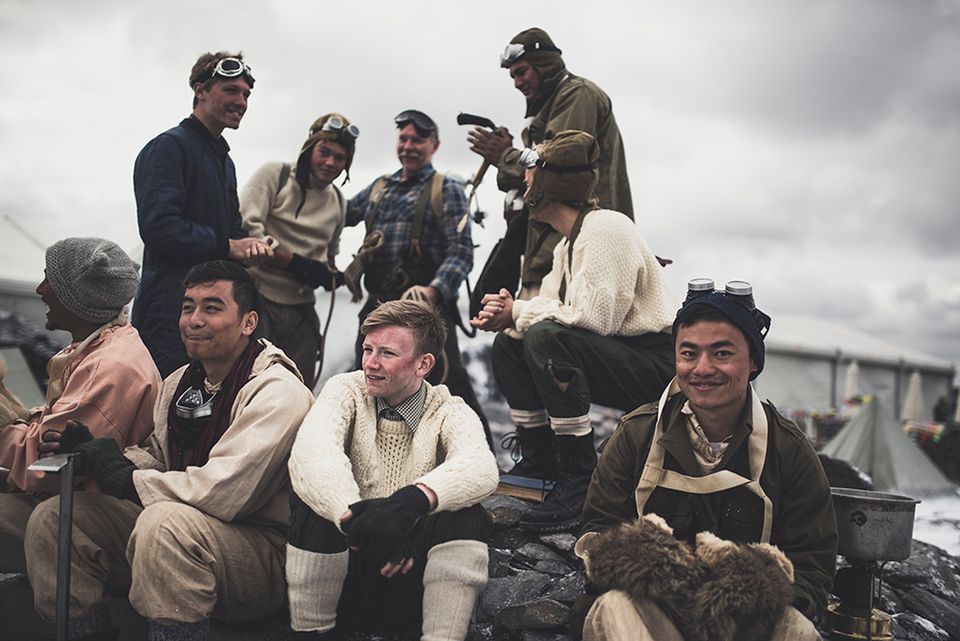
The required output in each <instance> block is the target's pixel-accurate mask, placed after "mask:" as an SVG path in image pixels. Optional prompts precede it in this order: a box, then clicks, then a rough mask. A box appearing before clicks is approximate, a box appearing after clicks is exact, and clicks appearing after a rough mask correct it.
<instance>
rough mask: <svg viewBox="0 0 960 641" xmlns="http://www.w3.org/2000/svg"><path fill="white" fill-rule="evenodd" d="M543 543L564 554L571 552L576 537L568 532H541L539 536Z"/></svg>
mask: <svg viewBox="0 0 960 641" xmlns="http://www.w3.org/2000/svg"><path fill="white" fill-rule="evenodd" d="M539 539H540V540H541V541H543V543H545V544H546V545H549V546H550V547H552V548H553V549H555V550H557V551H558V552H562V553H564V554H566V555H568V556H569V555H571V554H573V546H574V545H576V543H577V537H575V536H574V535H573V534H570V533H569V532H561V533H560V534H543V535H541V536H540V537H539Z"/></svg>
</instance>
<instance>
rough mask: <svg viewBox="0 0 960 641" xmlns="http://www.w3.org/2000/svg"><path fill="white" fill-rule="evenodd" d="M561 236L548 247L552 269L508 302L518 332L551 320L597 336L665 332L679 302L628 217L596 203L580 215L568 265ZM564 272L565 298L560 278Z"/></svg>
mask: <svg viewBox="0 0 960 641" xmlns="http://www.w3.org/2000/svg"><path fill="white" fill-rule="evenodd" d="M568 245H569V241H568V240H567V239H566V238H564V239H563V240H561V241H560V242H559V243H558V244H557V247H556V249H555V250H554V252H553V269H551V270H550V273H549V274H547V275H546V276H545V277H544V279H543V284H542V285H541V287H540V293H539V295H537V296H535V297H534V298H532V299H530V300H516V301H514V303H513V320H514V323H515V324H516V330H515V331H513V332H510V333H511V334H512V335H513V336H515V337H520V336H522V335H523V332H525V331H526V330H527V328H529V327H530V326H531V325H533V324H534V323H536V322H539V321H542V320H553V321H557V322H559V323H562V324H564V325H569V326H571V327H581V328H583V329H587V330H590V331H591V332H596V333H597V334H600V335H601V336H637V335H640V334H649V333H655V332H669V331H670V327H671V325H672V324H673V319H674V316H675V315H676V313H677V309H678V308H679V307H680V303H679V301H678V300H677V298H676V296H675V295H674V293H673V291H672V290H671V289H670V285H669V283H668V282H667V279H666V277H665V276H664V275H663V268H662V267H661V266H660V263H659V262H658V261H657V258H656V256H654V254H653V252H652V251H650V248H649V247H648V246H647V243H646V242H645V241H644V240H643V238H642V237H641V236H640V234H639V232H638V231H637V226H636V224H634V222H633V221H632V220H630V219H629V218H627V217H626V216H624V215H623V214H621V213H618V212H615V211H610V210H606V209H600V210H597V211H593V212H590V213H589V214H587V216H586V218H584V220H583V226H582V227H581V228H580V235H579V236H578V237H577V239H576V242H575V243H574V245H573V266H572V269H571V266H570V263H569V258H568V249H567V247H568ZM564 277H566V282H567V289H566V296H565V302H562V303H561V302H560V283H561V282H562V280H563V278H564Z"/></svg>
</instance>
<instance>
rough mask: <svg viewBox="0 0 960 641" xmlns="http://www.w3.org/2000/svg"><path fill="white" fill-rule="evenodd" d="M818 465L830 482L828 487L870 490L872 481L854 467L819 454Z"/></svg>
mask: <svg viewBox="0 0 960 641" xmlns="http://www.w3.org/2000/svg"><path fill="white" fill-rule="evenodd" d="M818 456H819V457H820V464H821V465H823V471H824V472H825V473H826V475H827V480H828V481H830V487H849V488H852V489H854V490H872V489H873V480H872V479H871V478H870V477H869V476H867V475H866V474H864V473H863V472H861V471H860V470H859V468H857V467H856V466H855V465H851V464H850V463H847V462H846V461H841V460H840V459H835V458H830V457H829V456H826V455H825V454H819V455H818Z"/></svg>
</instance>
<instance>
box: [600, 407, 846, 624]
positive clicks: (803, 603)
mask: <svg viewBox="0 0 960 641" xmlns="http://www.w3.org/2000/svg"><path fill="white" fill-rule="evenodd" d="M685 401H686V399H685V397H684V395H683V394H677V395H676V396H674V397H672V398H671V399H670V400H669V401H668V403H667V406H666V407H665V409H664V412H663V421H664V423H663V425H664V435H663V437H662V439H661V444H662V446H663V448H664V450H665V456H664V467H665V469H670V470H674V471H678V472H681V473H683V474H687V475H690V476H702V475H703V474H702V472H701V471H700V467H699V465H698V464H697V462H696V459H695V458H694V454H693V449H692V447H691V445H690V440H689V436H688V431H687V429H686V419H685V418H684V417H683V416H682V415H681V413H680V409H681V407H682V406H683V403H684V402H685ZM749 406H750V405H749V403H748V404H747V406H746V407H747V408H748V409H749ZM763 407H764V411H765V412H766V414H767V421H768V423H769V432H768V441H767V456H766V459H765V462H764V467H763V473H762V474H761V476H760V485H761V487H762V488H763V490H764V492H765V493H766V494H767V496H768V497H769V498H770V499H771V500H772V502H773V530H772V533H771V537H770V543H771V544H773V545H776V546H777V547H778V548H780V549H781V550H782V551H783V552H784V553H785V554H786V555H787V557H788V558H789V559H790V560H791V561H792V562H793V565H794V572H795V584H794V593H795V595H794V601H793V606H794V607H795V608H797V609H798V610H800V612H802V613H803V614H804V615H805V616H806V617H807V618H809V619H811V620H813V621H817V620H819V617H820V615H821V614H822V613H823V609H824V608H825V607H826V601H827V594H828V593H829V591H830V588H831V586H832V584H833V575H834V570H835V567H836V553H837V525H836V517H835V516H834V511H833V503H832V500H831V498H830V486H829V483H828V481H827V478H826V475H825V474H824V472H823V468H822V467H821V465H820V460H819V459H818V458H817V455H816V453H815V452H814V450H813V448H812V447H811V446H810V444H809V443H808V442H807V440H806V437H805V436H804V435H803V433H802V432H801V431H800V430H799V429H798V428H797V426H796V425H794V424H793V423H792V422H791V421H789V420H787V419H786V418H784V417H783V416H781V415H780V414H779V413H778V412H777V410H776V409H775V408H774V407H773V406H772V405H771V404H769V403H763ZM656 420H657V404H656V403H648V404H646V405H642V406H641V407H639V408H638V409H636V410H634V411H633V412H631V413H630V414H627V415H625V416H624V417H623V419H622V421H621V423H620V426H619V427H618V428H617V430H616V431H615V432H614V434H613V436H611V437H610V440H609V441H608V442H607V445H606V447H605V448H604V450H603V455H602V456H601V457H600V461H599V463H598V465H597V469H596V472H595V473H594V476H593V479H592V481H591V483H590V488H589V490H588V492H587V500H586V504H585V505H584V510H583V526H582V533H586V532H599V531H601V530H604V529H606V528H609V527H613V526H615V525H618V524H619V523H622V522H627V521H632V520H635V519H636V518H637V516H638V515H637V506H636V501H635V498H634V491H635V490H636V488H637V484H638V482H639V479H640V475H641V473H642V471H643V467H644V464H645V462H646V460H647V454H648V452H649V450H650V442H651V439H652V436H653V432H654V427H655V423H656ZM751 431H752V426H751V425H750V416H749V412H747V413H745V415H744V417H743V418H742V419H741V422H740V424H739V425H738V426H737V428H736V429H735V431H734V433H733V436H732V438H731V440H730V444H729V446H728V447H727V450H726V452H725V453H724V456H723V460H722V461H721V464H720V468H719V469H729V470H732V471H734V472H736V473H738V474H741V475H744V476H746V477H747V478H749V477H750V470H749V464H748V461H747V437H748V436H749V434H750V432H751ZM651 512H652V513H656V514H659V515H660V516H661V517H663V518H664V519H666V521H667V523H669V525H670V527H672V528H673V530H674V535H675V536H676V537H677V538H680V539H685V540H690V541H692V540H693V539H694V537H695V536H696V534H697V532H701V531H705V530H708V531H711V532H713V533H714V534H716V535H717V536H719V537H721V538H724V539H728V540H732V541H737V542H750V541H758V540H759V538H760V531H761V529H762V523H763V504H762V501H761V500H760V498H759V497H758V496H756V495H755V494H753V493H751V492H750V491H749V490H747V489H746V488H744V487H738V488H734V489H732V490H727V491H725V492H719V493H715V494H706V495H694V494H686V493H683V492H679V491H673V490H667V489H665V488H661V487H658V488H656V489H655V490H654V491H653V493H652V494H651V496H650V498H649V500H648V501H647V503H646V505H645V507H644V513H645V514H649V513H651Z"/></svg>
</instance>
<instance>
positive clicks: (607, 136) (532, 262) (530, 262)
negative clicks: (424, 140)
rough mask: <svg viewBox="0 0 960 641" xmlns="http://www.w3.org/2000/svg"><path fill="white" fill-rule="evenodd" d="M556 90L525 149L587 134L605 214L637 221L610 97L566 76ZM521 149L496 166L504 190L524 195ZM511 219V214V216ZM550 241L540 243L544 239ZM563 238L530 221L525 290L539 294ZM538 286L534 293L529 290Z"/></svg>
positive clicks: (531, 125) (528, 131) (533, 122)
mask: <svg viewBox="0 0 960 641" xmlns="http://www.w3.org/2000/svg"><path fill="white" fill-rule="evenodd" d="M564 74H565V75H564V76H563V77H562V78H561V79H560V80H559V82H558V83H557V87H556V89H555V90H554V91H553V92H552V94H551V95H550V96H548V97H547V99H546V100H545V101H544V103H543V106H542V107H541V108H540V110H539V111H538V112H537V113H536V115H534V116H533V117H532V118H531V119H530V120H529V122H528V124H527V126H526V127H525V128H524V130H523V132H522V133H521V136H522V138H523V144H524V145H525V146H527V147H532V146H533V145H535V144H539V143H542V142H543V141H545V140H549V139H551V138H553V136H554V135H556V134H557V133H559V132H561V131H565V130H567V129H575V130H578V131H585V132H587V133H589V134H591V135H593V136H594V137H595V138H596V139H597V142H598V143H599V144H600V181H599V182H598V183H597V188H596V191H595V192H594V195H595V196H596V197H597V198H598V199H599V201H600V207H601V208H602V209H612V210H613V211H619V212H620V213H623V214H626V215H627V216H629V217H630V219H633V201H632V200H631V197H630V180H629V178H628V177H627V161H626V157H625V156H624V152H623V139H622V138H621V137H620V129H619V128H618V127H617V120H616V118H614V116H613V104H612V103H611V102H610V97H609V96H607V94H605V93H604V92H603V90H602V89H600V87H598V86H597V85H595V84H593V83H592V82H590V81H589V80H587V79H586V78H580V77H579V76H575V75H573V74H571V73H568V72H566V71H565V72H564ZM519 160H520V150H519V149H516V148H514V147H509V148H507V149H506V150H505V151H504V152H503V154H501V156H500V161H499V162H498V163H497V186H498V187H500V190H501V191H504V192H508V191H510V190H511V189H518V190H520V191H519V193H520V194H521V195H522V194H523V173H524V170H523V167H521V166H520V164H519ZM507 215H508V217H511V216H510V212H507ZM543 235H546V236H547V238H545V239H542V240H541V236H543ZM559 240H560V234H559V233H558V232H556V231H554V230H553V228H552V227H550V226H549V225H546V224H544V223H535V222H531V223H530V227H529V228H528V230H527V247H526V252H525V253H524V266H523V274H522V275H521V283H522V285H523V287H524V290H528V291H530V292H531V293H533V294H535V293H536V290H538V289H539V286H540V281H541V280H542V279H543V276H544V275H546V273H547V272H549V271H550V266H551V264H552V263H553V248H554V247H555V246H556V244H557V242H559ZM530 287H533V289H532V290H530V289H529V288H530Z"/></svg>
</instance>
